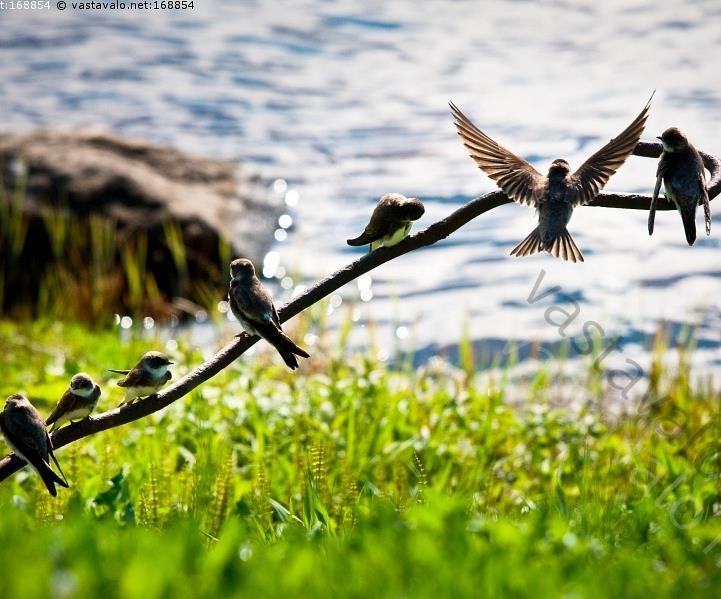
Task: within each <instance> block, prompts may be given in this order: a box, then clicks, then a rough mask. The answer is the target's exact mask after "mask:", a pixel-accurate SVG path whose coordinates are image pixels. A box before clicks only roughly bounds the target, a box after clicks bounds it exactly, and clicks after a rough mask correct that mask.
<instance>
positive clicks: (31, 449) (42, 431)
mask: <svg viewBox="0 0 721 599" xmlns="http://www.w3.org/2000/svg"><path fill="white" fill-rule="evenodd" d="M0 431H2V434H3V436H4V437H5V440H6V441H7V444H8V445H9V446H10V449H12V450H13V451H14V452H15V454H16V455H17V456H18V457H19V458H22V459H23V460H25V461H26V462H27V463H28V464H30V466H32V467H33V468H34V469H35V471H36V472H37V473H38V474H39V475H40V478H42V480H43V483H45V486H46V487H47V489H48V491H49V492H50V495H52V496H53V497H56V496H57V494H58V492H57V490H56V488H55V485H60V486H61V487H65V488H66V489H67V488H68V486H69V485H68V483H67V480H66V479H65V474H63V470H62V468H60V464H58V461H57V459H56V458H55V454H54V453H53V442H52V440H51V439H50V435H48V431H47V429H46V428H45V424H44V423H43V419H42V418H41V417H40V414H39V413H38V411H37V410H36V409H35V407H34V406H33V405H32V404H31V403H30V402H29V401H28V400H27V398H26V397H24V396H23V395H20V394H19V393H15V394H14V395H11V396H10V397H8V398H7V399H6V400H5V407H4V408H3V411H2V414H0ZM50 459H52V460H53V462H55V465H56V466H57V468H58V470H60V474H61V475H62V478H60V477H59V476H58V475H57V474H55V472H53V469H52V468H51V467H50Z"/></svg>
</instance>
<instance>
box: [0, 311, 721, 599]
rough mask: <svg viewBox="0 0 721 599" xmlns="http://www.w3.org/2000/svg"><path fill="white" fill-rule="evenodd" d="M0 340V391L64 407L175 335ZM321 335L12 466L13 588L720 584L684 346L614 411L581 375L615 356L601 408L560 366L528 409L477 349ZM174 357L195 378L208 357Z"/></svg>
mask: <svg viewBox="0 0 721 599" xmlns="http://www.w3.org/2000/svg"><path fill="white" fill-rule="evenodd" d="M0 347H3V349H4V351H3V354H2V357H1V358H0V361H1V364H2V367H1V371H2V373H3V376H2V381H0V386H1V387H2V389H0V394H2V396H3V397H4V396H6V395H8V394H9V393H11V392H14V391H25V392H27V393H28V394H29V395H30V396H31V397H32V399H33V401H34V403H35V404H36V405H37V406H38V407H39V409H40V410H41V411H42V412H43V413H46V412H47V411H48V410H49V409H50V407H51V404H52V403H53V402H54V400H55V399H56V398H57V397H59V395H60V393H61V392H62V391H63V389H64V388H65V385H66V384H67V380H68V378H69V376H70V375H71V374H73V373H74V372H75V371H77V370H85V371H88V372H89V373H90V374H92V375H93V376H95V377H96V378H98V379H99V380H100V381H101V384H102V385H103V387H104V390H105V392H104V394H103V397H102V399H101V402H102V404H101V409H107V408H108V407H110V406H113V405H115V404H117V403H118V402H119V400H120V398H121V394H120V392H119V389H117V388H114V386H113V383H112V380H113V379H111V378H109V377H108V375H107V373H104V369H105V368H107V367H122V366H123V365H125V364H130V363H132V362H133V361H134V360H135V358H136V357H137V356H138V354H139V353H141V352H142V351H143V350H145V349H147V348H150V347H156V348H161V349H162V347H163V344H162V343H160V342H159V341H157V340H154V339H145V340H138V339H135V340H129V341H128V340H126V341H124V342H120V340H119V338H118V335H117V333H114V332H102V331H101V332H97V331H94V332H92V333H89V332H87V331H86V330H85V329H83V328H81V327H74V326H71V325H57V324H53V325H48V324H33V325H30V324H28V325H22V326H18V325H11V324H7V323H0ZM312 353H313V354H314V359H313V360H310V361H308V362H306V364H305V366H304V367H303V369H302V370H301V372H299V373H296V374H291V373H289V372H288V371H287V370H286V369H285V368H284V367H282V366H281V365H280V362H279V360H277V359H276V357H275V356H273V355H272V354H265V353H264V352H263V353H262V354H261V355H260V356H254V357H252V358H242V359H241V360H239V361H238V362H237V363H236V364H234V365H233V367H232V368H229V369H227V370H226V371H224V372H223V373H221V374H220V375H219V376H218V377H216V378H215V379H213V380H212V381H210V382H208V383H206V384H204V385H203V386H201V387H200V388H199V389H198V390H196V391H195V392H193V393H192V394H191V395H190V396H188V397H186V398H184V399H183V400H181V401H179V402H177V403H176V404H174V405H173V406H171V407H170V408H169V409H167V410H165V411H163V412H162V413H160V414H157V415H155V416H154V417H152V418H148V419H146V420H143V421H140V422H136V423H133V424H131V425H128V426H124V427H121V428H118V429H114V430H112V431H108V432H105V433H102V434H99V435H96V436H94V437H92V438H90V439H87V440H83V441H81V442H79V443H76V444H74V445H72V446H69V447H67V448H64V449H62V450H61V451H60V452H59V459H60V461H61V464H62V465H63V468H64V470H65V473H66V474H67V475H68V477H69V479H70V481H71V483H72V488H71V490H70V491H65V490H61V492H60V496H59V497H58V498H57V499H55V500H53V499H52V498H50V497H49V496H48V495H47V493H46V492H45V491H44V489H43V488H42V486H41V484H40V483H39V481H38V477H37V476H36V475H35V474H34V473H32V472H28V471H23V472H22V473H20V474H17V475H15V476H14V477H13V478H12V480H10V481H6V482H4V483H2V484H0V510H1V513H2V517H0V564H2V574H1V575H0V597H3V598H4V597H23V598H32V597H50V596H52V597H104V598H106V599H110V598H112V597H124V598H132V597H143V598H153V597H198V596H221V597H228V596H263V597H266V596H269V597H275V596H278V597H286V598H287V597H301V596H324V597H325V596H349V597H351V596H357V597H360V596H363V597H376V596H379V597H426V596H428V597H460V596H474V597H524V596H527V597H559V596H563V597H614V598H617V597H648V596H649V594H650V593H653V596H661V597H678V596H683V595H686V594H687V595H689V596H694V597H695V596H708V597H717V596H719V593H720V592H721V571H720V570H719V568H720V567H721V542H719V543H718V544H716V541H717V539H719V540H721V536H720V535H721V519H719V518H718V517H717V516H716V514H717V513H718V512H719V506H721V503H720V490H721V487H720V482H721V479H720V478H719V472H720V461H721V455H720V454H719V439H720V438H721V435H720V433H721V418H720V417H721V413H720V407H719V394H718V392H717V391H715V390H712V389H710V388H709V386H708V385H700V384H693V385H692V381H693V377H692V375H691V373H689V372H688V367H687V366H685V364H686V363H687V360H686V359H681V360H679V368H678V371H677V372H666V371H663V370H661V369H660V367H659V366H658V364H655V365H654V366H653V368H650V369H649V370H650V371H651V372H653V397H654V399H655V400H657V401H656V402H655V403H654V404H653V406H650V407H649V408H648V409H645V410H643V411H642V413H641V414H634V415H630V416H628V417H625V418H623V419H619V420H618V421H617V422H613V421H610V420H609V419H608V418H606V417H604V415H603V411H602V409H601V408H596V407H595V406H596V405H597V404H596V402H597V400H598V391H597V389H595V387H594V391H593V393H592V392H590V391H584V389H585V388H586V387H591V385H590V381H595V382H597V381H598V373H597V372H596V373H592V374H589V381H588V382H584V381H580V380H579V384H578V394H579V398H578V399H579V400H588V401H586V402H584V401H579V402H577V403H578V404H579V405H586V406H587V407H585V408H580V409H575V410H572V409H571V408H564V407H562V406H559V405H558V397H557V396H556V395H555V391H554V388H556V386H555V385H554V383H553V379H552V377H550V376H549V375H548V373H547V372H546V371H545V370H544V371H543V372H540V373H539V376H538V377H537V379H536V380H535V381H532V382H531V384H530V385H529V386H528V389H529V391H528V392H529V400H528V402H526V403H524V404H523V405H520V406H517V407H512V406H509V405H507V403H506V402H505V401H504V397H505V394H506V387H504V386H503V385H501V384H499V385H494V384H492V383H491V384H489V383H488V380H487V378H484V377H482V376H481V375H479V374H478V373H475V372H474V371H473V367H472V362H471V361H470V360H466V361H465V362H464V368H463V369H462V370H456V369H453V368H450V367H448V368H445V367H435V368H430V369H426V370H424V371H419V372H414V371H412V370H410V369H409V368H402V369H401V370H392V369H389V368H388V367H387V366H386V365H384V364H383V363H380V362H377V361H375V360H374V359H372V358H368V357H367V355H346V354H344V353H342V352H340V351H339V350H338V349H333V348H332V347H323V348H319V347H317V346H314V348H313V352H312ZM173 354H174V358H175V359H176V362H178V366H177V367H176V372H177V373H182V372H184V371H185V370H186V369H187V368H189V367H191V366H193V365H196V364H197V363H199V362H200V360H201V359H202V358H201V355H200V352H199V351H198V350H194V349H191V348H189V347H187V345H186V344H185V342H184V341H183V340H182V339H180V340H179V345H178V349H177V350H176V351H175V352H173ZM324 355H325V356H329V357H326V358H322V357H321V356H324ZM659 357H660V356H659ZM506 384H511V383H504V385H506ZM596 387H598V385H596ZM694 388H695V389H696V390H694ZM699 389H702V390H699Z"/></svg>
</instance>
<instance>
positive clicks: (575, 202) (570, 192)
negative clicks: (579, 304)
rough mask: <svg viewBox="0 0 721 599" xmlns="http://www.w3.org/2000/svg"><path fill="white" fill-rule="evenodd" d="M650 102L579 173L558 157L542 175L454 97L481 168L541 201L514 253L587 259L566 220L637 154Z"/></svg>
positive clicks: (528, 200) (515, 194) (522, 195)
mask: <svg viewBox="0 0 721 599" xmlns="http://www.w3.org/2000/svg"><path fill="white" fill-rule="evenodd" d="M651 97H653V94H652V95H651ZM650 104H651V99H650V98H649V101H648V103H647V104H646V106H645V107H644V109H643V110H642V111H641V114H639V115H638V116H637V117H636V118H635V119H634V121H633V122H632V123H631V124H630V125H629V126H628V127H626V129H624V130H623V132H622V133H621V134H620V135H619V136H618V137H615V138H614V139H612V140H611V141H610V142H608V143H607V144H606V145H605V146H603V147H602V148H601V149H600V150H599V151H598V152H596V153H595V154H593V155H592V156H591V157H590V158H589V159H588V160H586V162H584V163H583V164H582V165H581V166H580V167H579V168H578V169H577V170H576V171H575V172H574V173H573V174H571V169H570V166H569V164H568V162H566V161H565V160H563V159H562V158H558V159H556V160H554V161H553V162H552V163H551V166H550V168H549V169H548V174H547V175H542V174H541V173H539V172H538V171H537V170H536V169H535V168H533V167H532V166H531V165H530V164H529V163H528V162H526V161H525V160H524V159H523V158H519V157H518V156H516V155H515V154H513V153H512V152H510V151H509V150H507V149H506V148H504V147H503V146H501V145H499V144H498V143H496V142H495V141H493V140H492V139H491V138H490V137H488V136H487V135H486V134H485V133H483V132H482V131H481V130H480V129H478V128H477V127H476V126H475V125H474V124H473V123H471V121H469V120H468V118H467V117H466V116H465V115H464V114H463V113H462V112H461V111H460V110H459V109H458V108H457V107H456V106H455V104H453V102H451V103H450V106H451V110H452V112H453V117H454V120H455V125H456V129H458V135H460V137H461V139H462V140H463V145H465V146H466V148H467V149H468V150H469V152H470V156H471V158H473V160H474V161H475V162H476V164H477V165H478V166H479V168H480V169H481V170H482V171H484V172H485V173H486V174H487V175H488V176H489V177H490V178H491V179H493V180H494V181H495V182H496V183H498V186H499V187H500V188H501V189H502V190H503V192H504V193H505V194H506V195H507V196H508V197H509V198H511V199H512V200H514V201H516V202H519V203H521V204H528V205H529V206H535V207H536V209H537V211H538V227H536V228H535V229H534V230H533V232H532V233H531V234H530V235H529V236H528V237H526V239H524V240H523V241H522V242H521V243H519V244H518V245H517V246H516V247H515V248H514V249H513V251H512V252H511V255H512V256H530V255H532V254H535V253H537V252H540V251H544V250H545V251H547V252H549V253H550V254H552V255H553V256H556V257H557V258H562V259H563V260H568V261H571V262H583V254H581V251H580V250H579V249H578V247H577V246H576V243H575V242H574V241H573V238H572V237H571V235H570V234H569V232H568V230H567V229H566V225H567V224H568V222H569V221H570V220H571V215H572V214H573V209H574V208H575V207H576V206H581V205H584V204H588V203H589V202H591V201H592V200H593V199H594V198H595V197H596V196H597V195H598V194H599V193H600V191H601V190H602V189H603V187H604V185H606V183H607V182H608V179H609V178H610V177H611V175H613V174H614V173H615V172H616V171H617V170H618V169H619V168H620V167H621V165H622V164H623V163H624V162H625V161H626V159H627V158H628V157H629V156H630V155H631V153H632V152H633V149H634V148H635V147H636V144H637V143H638V140H639V139H640V138H641V133H643V129H644V126H645V124H646V118H647V117H648V108H649V106H650Z"/></svg>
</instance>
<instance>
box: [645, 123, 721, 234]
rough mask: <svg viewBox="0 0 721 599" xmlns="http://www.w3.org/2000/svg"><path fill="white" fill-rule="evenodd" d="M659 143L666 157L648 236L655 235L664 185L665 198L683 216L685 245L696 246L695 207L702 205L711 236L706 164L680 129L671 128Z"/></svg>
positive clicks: (658, 173) (658, 176)
mask: <svg viewBox="0 0 721 599" xmlns="http://www.w3.org/2000/svg"><path fill="white" fill-rule="evenodd" d="M656 139H660V140H661V143H662V144H663V153H662V154H661V160H659V162H658V169H657V170H656V187H655V188H654V190H653V198H652V200H651V210H650V212H649V215H648V234H649V235H653V227H654V222H655V220H656V203H657V202H658V193H659V191H660V190H661V181H663V185H664V189H665V190H666V197H667V198H668V199H669V200H671V201H672V202H673V203H674V204H675V205H676V208H677V209H678V211H679V213H680V214H681V220H682V221H683V230H684V232H685V233H686V241H687V242H688V244H689V245H693V244H694V242H695V241H696V207H697V206H698V205H699V204H703V212H704V220H705V221H706V235H710V234H711V206H710V205H709V200H708V191H706V173H705V172H704V166H703V160H702V159H701V155H700V154H699V153H698V151H697V150H696V148H694V147H693V146H692V145H691V143H689V141H688V138H687V137H686V136H685V135H684V134H683V132H682V131H681V130H680V129H678V128H677V127H669V128H668V129H666V131H664V132H663V133H662V134H661V135H660V136H659V137H657V138H656Z"/></svg>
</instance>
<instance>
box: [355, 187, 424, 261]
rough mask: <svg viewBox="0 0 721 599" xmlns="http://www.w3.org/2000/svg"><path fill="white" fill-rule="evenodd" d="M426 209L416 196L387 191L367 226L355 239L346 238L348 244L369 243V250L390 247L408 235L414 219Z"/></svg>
mask: <svg viewBox="0 0 721 599" xmlns="http://www.w3.org/2000/svg"><path fill="white" fill-rule="evenodd" d="M425 211H426V209H425V208H424V207H423V202H421V201H420V200H419V199H418V198H407V197H405V196H403V195H401V194H399V193H387V194H385V195H384V196H383V197H382V198H381V199H380V200H378V204H377V205H376V207H375V209H374V210H373V214H372V215H371V219H370V222H369V223H368V226H366V228H365V229H364V230H363V233H361V234H360V235H359V236H358V237H356V238H355V239H348V241H347V243H348V245H352V246H359V245H366V244H368V243H369V244H370V251H371V252H372V251H373V250H377V249H378V248H380V247H391V246H394V245H396V244H398V243H400V242H401V241H403V240H404V239H405V238H406V237H408V233H409V232H410V230H411V226H412V225H413V221H414V220H418V219H419V218H420V217H421V216H423V213H424V212H425Z"/></svg>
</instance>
